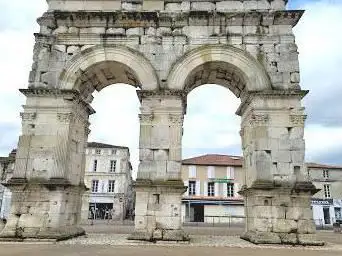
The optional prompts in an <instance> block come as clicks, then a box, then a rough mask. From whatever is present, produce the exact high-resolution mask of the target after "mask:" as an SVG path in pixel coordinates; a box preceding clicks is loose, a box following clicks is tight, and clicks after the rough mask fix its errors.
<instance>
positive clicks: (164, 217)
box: [0, 0, 321, 244]
mask: <svg viewBox="0 0 342 256" xmlns="http://www.w3.org/2000/svg"><path fill="white" fill-rule="evenodd" d="M286 2H287V1H285V0H222V1H218V0H215V1H213V0H207V1H200V0H186V1H183V0H172V1H163V0H135V1H129V0H120V1H118V0H102V1H95V0H66V1H57V0H47V3H48V10H47V11H46V12H45V13H44V14H43V15H42V17H40V18H39V19H38V23H39V25H40V31H39V32H38V33H36V34H35V39H36V43H35V47H34V54H33V65H32V70H31V72H30V75H29V81H28V82H29V83H28V87H27V88H26V89H22V90H20V91H21V92H22V93H23V94H24V95H25V96H26V98H27V100H26V104H25V105H24V106H23V108H24V110H23V112H22V113H21V118H22V134H21V136H20V137H19V144H18V151H17V156H16V165H15V170H14V174H13V178H12V179H11V180H10V181H9V182H8V183H7V184H6V186H7V187H9V188H10V189H11V191H12V192H13V197H12V198H13V199H12V208H11V214H10V217H9V219H8V222H7V224H6V226H5V228H4V229H3V230H2V232H1V233H0V236H1V237H5V238H54V239H65V238H68V237H73V236H77V235H81V234H83V233H84V231H83V230H82V228H80V226H79V220H80V208H81V195H82V193H83V192H84V190H85V186H84V183H83V178H84V177H83V176H84V165H85V155H84V151H85V145H86V142H87V138H88V134H89V132H90V130H89V121H88V120H89V116H90V115H91V114H93V113H94V110H93V109H92V107H91V105H90V104H91V102H92V97H93V96H92V93H93V92H94V90H97V91H100V90H102V89H103V88H104V87H106V86H108V85H111V84H115V83H126V84H130V85H132V86H135V87H136V88H137V95H138V97H139V99H140V103H141V113H140V115H139V118H140V138H139V149H140V154H139V158H140V159H139V160H140V164H139V169H138V175H137V180H136V182H135V190H136V207H135V231H134V233H133V234H131V236H130V237H129V239H137V240H148V241H153V240H176V241H182V240H188V236H187V234H185V233H184V231H183V228H182V216H181V197H182V194H183V193H184V192H185V191H186V187H185V186H184V183H183V181H182V180H181V175H180V170H181V152H182V149H181V142H182V129H183V119H184V115H185V113H186V99H187V94H188V93H189V92H190V91H191V90H192V89H194V88H196V87H197V86H201V85H203V84H208V83H215V84H219V85H222V86H224V87H226V88H227V89H229V90H230V91H232V92H233V93H234V95H236V97H238V98H240V99H241V105H240V107H239V109H238V110H237V112H236V114H237V115H239V116H241V132H240V135H241V139H242V150H243V156H244V163H243V168H244V170H245V173H246V178H245V184H244V186H243V187H242V189H241V191H240V192H239V193H241V194H242V195H243V196H244V198H245V213H246V228H245V233H244V234H243V235H242V237H243V238H244V239H247V240H249V241H252V242H254V243H292V244H321V242H320V241H318V240H317V239H316V237H315V231H316V230H315V226H314V223H313V220H312V211H311V209H310V200H311V196H312V194H314V193H315V192H316V191H317V190H316V188H315V187H314V186H313V185H312V183H311V182H310V181H309V179H308V177H307V174H306V166H305V164H304V155H305V143H304V139H303V134H304V123H305V119H306V115H305V113H304V108H303V107H302V104H301V100H302V98H303V97H304V96H305V95H306V93H307V91H304V90H301V87H300V85H299V83H300V81H299V64H298V52H297V46H296V43H295V37H294V35H293V32H292V29H293V27H294V26H295V25H296V24H297V22H298V21H299V19H300V17H301V15H302V14H303V11H299V10H291V11H290V10H286V7H285V5H286ZM218 111H224V110H223V109H218Z"/></svg>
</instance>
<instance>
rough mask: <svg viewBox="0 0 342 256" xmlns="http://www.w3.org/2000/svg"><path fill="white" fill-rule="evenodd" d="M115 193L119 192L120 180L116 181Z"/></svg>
mask: <svg viewBox="0 0 342 256" xmlns="http://www.w3.org/2000/svg"><path fill="white" fill-rule="evenodd" d="M114 193H119V182H118V180H115V181H114Z"/></svg>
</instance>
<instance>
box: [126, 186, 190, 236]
mask: <svg viewBox="0 0 342 256" xmlns="http://www.w3.org/2000/svg"><path fill="white" fill-rule="evenodd" d="M135 191H136V207H135V212H136V215H135V231H134V233H133V234H131V235H130V236H129V237H128V239H130V240H144V241H158V240H164V241H188V240H189V237H188V235H187V234H185V232H184V231H183V228H182V221H181V198H182V194H183V193H184V192H185V191H186V187H184V184H183V182H182V181H181V180H174V181H171V180H169V181H148V180H137V182H136V183H135Z"/></svg>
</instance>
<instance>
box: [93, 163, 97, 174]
mask: <svg viewBox="0 0 342 256" xmlns="http://www.w3.org/2000/svg"><path fill="white" fill-rule="evenodd" d="M96 171H97V160H94V163H93V172H96Z"/></svg>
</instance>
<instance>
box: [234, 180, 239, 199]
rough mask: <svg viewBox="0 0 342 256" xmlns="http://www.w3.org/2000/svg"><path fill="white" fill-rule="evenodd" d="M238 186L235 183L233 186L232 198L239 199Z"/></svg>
mask: <svg viewBox="0 0 342 256" xmlns="http://www.w3.org/2000/svg"><path fill="white" fill-rule="evenodd" d="M238 192H239V184H238V183H235V184H234V197H239V194H238Z"/></svg>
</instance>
